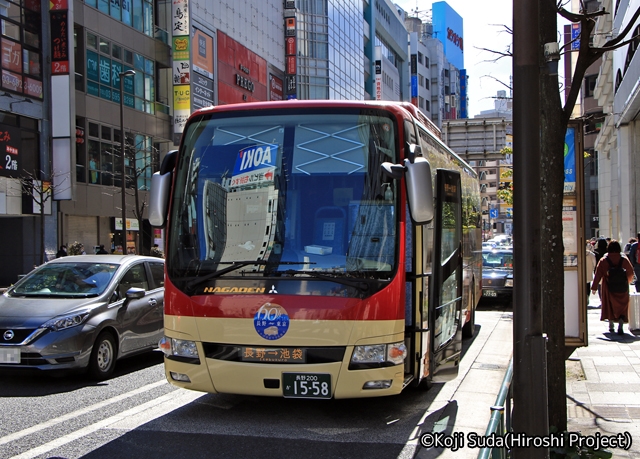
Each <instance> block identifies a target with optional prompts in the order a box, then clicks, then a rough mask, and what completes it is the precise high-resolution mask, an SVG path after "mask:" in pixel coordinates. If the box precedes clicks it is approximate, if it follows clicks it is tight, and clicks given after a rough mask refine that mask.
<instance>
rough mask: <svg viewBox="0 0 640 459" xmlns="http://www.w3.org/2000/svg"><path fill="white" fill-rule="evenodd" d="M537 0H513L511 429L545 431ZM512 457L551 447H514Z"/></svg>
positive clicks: (540, 454) (543, 433) (541, 454)
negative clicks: (513, 185)
mask: <svg viewBox="0 0 640 459" xmlns="http://www.w3.org/2000/svg"><path fill="white" fill-rule="evenodd" d="M539 8H540V6H539V1H538V0H513V88H514V94H513V150H514V151H516V152H518V154H517V155H514V160H513V176H514V178H513V180H514V182H515V183H517V184H518V186H517V187H516V188H515V189H514V192H513V198H514V219H513V222H514V257H515V260H516V263H515V266H514V301H513V305H514V306H513V309H514V311H513V312H514V314H513V350H514V351H513V352H514V359H513V360H514V364H513V399H514V403H513V406H514V409H513V431H514V433H524V434H526V435H527V436H534V435H535V436H545V437H546V436H548V435H549V414H548V407H547V371H546V368H547V363H546V361H547V355H546V336H545V335H544V333H543V326H542V324H543V322H542V304H541V285H542V284H541V263H540V260H541V247H540V245H541V244H540V242H541V225H542V224H541V215H540V197H541V194H540V161H541V152H540V97H541V94H540V62H541V55H542V52H543V49H542V46H541V45H540V40H539V38H538V37H539V26H540V16H539ZM513 457H514V458H516V459H523V458H531V459H534V458H535V459H537V458H547V457H549V451H548V450H547V451H541V450H539V449H534V448H515V449H514V450H513Z"/></svg>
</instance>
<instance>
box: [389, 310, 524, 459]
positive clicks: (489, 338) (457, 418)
mask: <svg viewBox="0 0 640 459" xmlns="http://www.w3.org/2000/svg"><path fill="white" fill-rule="evenodd" d="M478 324H480V327H479V330H478V326H477V325H478ZM512 329H513V310H512V309H508V310H506V311H486V310H477V311H476V330H478V331H477V334H476V336H475V337H474V339H473V341H472V342H471V344H470V345H468V346H469V347H468V349H466V350H465V352H464V355H463V357H462V361H461V362H460V369H459V371H458V377H457V378H456V379H454V380H453V381H449V382H448V383H446V384H444V385H443V386H442V387H441V388H440V389H439V391H438V393H437V395H436V396H435V398H434V400H433V402H432V403H431V405H430V407H429V410H428V411H427V412H426V413H425V415H424V416H423V418H422V420H421V422H420V424H419V426H418V427H419V432H416V433H417V434H418V435H417V438H415V439H414V445H415V447H416V448H417V449H416V454H415V455H414V456H412V457H414V458H419V459H433V458H438V459H448V458H458V459H460V458H469V459H471V458H476V457H477V456H478V452H479V450H478V449H477V448H469V447H466V446H467V445H466V443H465V448H463V449H460V450H457V451H454V450H452V449H450V448H436V447H432V448H425V447H423V446H421V445H419V436H420V434H424V433H429V432H433V433H442V434H444V435H446V436H450V437H454V438H457V439H460V438H461V437H463V438H464V439H465V440H466V439H467V435H468V434H469V433H470V432H474V433H477V434H478V435H484V434H485V432H486V430H487V424H489V418H490V417H491V410H490V408H491V406H492V405H493V404H494V403H495V401H496V397H497V396H498V392H499V391H500V386H501V385H502V380H503V379H504V375H505V372H506V371H507V367H508V365H509V361H510V360H511V349H512V347H513V338H512ZM464 343H466V341H465V342H464ZM433 389H436V387H435V385H434V388H433ZM401 457H403V458H404V457H405V456H404V455H401ZM406 457H409V456H406Z"/></svg>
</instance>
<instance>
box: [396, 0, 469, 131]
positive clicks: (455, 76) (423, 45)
mask: <svg viewBox="0 0 640 459" xmlns="http://www.w3.org/2000/svg"><path fill="white" fill-rule="evenodd" d="M431 17H432V19H431V20H430V19H429V17H428V16H427V18H426V19H427V20H426V21H423V20H422V19H420V18H419V17H417V16H408V15H406V13H405V26H406V29H407V31H408V32H409V56H410V78H411V102H412V103H413V104H414V105H415V106H417V107H418V108H419V109H420V111H422V112H423V113H424V114H425V115H426V116H427V117H429V118H430V119H431V120H432V121H433V122H434V123H435V124H436V125H437V126H438V127H442V123H443V121H446V120H455V119H460V118H463V117H465V118H466V116H467V115H466V114H467V110H468V107H467V93H466V91H467V81H468V78H467V74H466V71H465V70H464V69H463V66H464V54H463V49H464V45H463V43H464V41H463V33H462V18H461V17H460V16H459V15H458V14H457V13H456V12H455V11H454V10H453V9H452V8H451V7H450V6H449V5H448V4H446V2H436V3H434V4H433V7H432V15H431ZM449 56H451V58H449Z"/></svg>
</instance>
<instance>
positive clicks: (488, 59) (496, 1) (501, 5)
mask: <svg viewBox="0 0 640 459" xmlns="http://www.w3.org/2000/svg"><path fill="white" fill-rule="evenodd" d="M392 1H393V0H392ZM394 3H396V4H398V5H399V6H400V7H401V8H403V9H404V10H405V11H408V12H412V11H414V10H415V9H416V8H417V9H418V13H419V14H418V15H419V16H422V14H421V13H423V12H425V11H427V10H430V9H431V4H432V3H433V2H431V1H424V0H422V1H416V0H399V1H395V2H394ZM447 3H448V4H449V6H451V7H452V8H453V9H454V10H456V12H457V13H458V14H459V15H460V16H462V20H463V29H464V30H463V38H464V62H465V67H466V69H467V74H468V75H469V86H468V90H467V91H468V96H469V117H473V116H475V115H477V114H479V113H480V111H482V110H491V109H493V108H494V104H493V103H494V99H493V97H494V96H495V95H496V93H497V92H498V91H499V90H501V89H504V90H506V91H507V95H508V94H509V90H508V89H507V87H506V86H505V85H509V84H510V82H509V78H510V76H511V59H510V58H502V59H499V60H498V61H497V62H492V61H493V60H495V59H496V57H497V55H495V54H493V53H490V52H488V51H483V50H481V48H486V49H491V50H496V51H499V52H504V51H505V50H506V49H507V47H509V46H510V44H511V41H512V36H511V34H509V33H507V32H506V31H505V29H504V25H506V26H508V27H509V28H511V23H512V0H487V1H484V2H480V1H475V0H447ZM500 82H502V83H504V84H501V83H500Z"/></svg>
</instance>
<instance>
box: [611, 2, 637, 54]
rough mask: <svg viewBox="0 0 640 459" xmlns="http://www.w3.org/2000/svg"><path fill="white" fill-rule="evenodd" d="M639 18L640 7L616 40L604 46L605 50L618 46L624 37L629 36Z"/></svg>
mask: <svg viewBox="0 0 640 459" xmlns="http://www.w3.org/2000/svg"><path fill="white" fill-rule="evenodd" d="M638 17H640V7H638V9H637V10H636V12H635V13H634V14H633V17H632V18H631V20H630V21H629V22H628V23H627V26H626V27H625V28H624V30H623V31H622V32H620V33H619V34H618V36H617V37H616V38H613V39H611V40H609V41H608V42H606V43H605V44H604V46H603V48H609V47H611V46H615V45H616V44H618V43H619V42H621V41H622V40H624V37H626V36H627V34H628V33H629V32H630V31H631V29H632V28H633V26H634V25H636V21H637V20H638ZM613 49H615V48H613Z"/></svg>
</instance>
